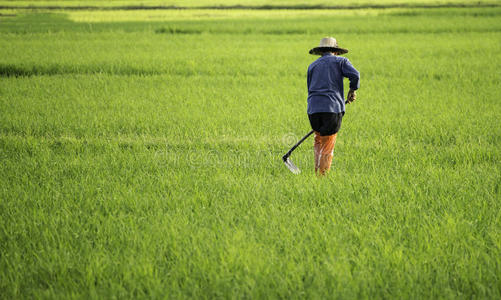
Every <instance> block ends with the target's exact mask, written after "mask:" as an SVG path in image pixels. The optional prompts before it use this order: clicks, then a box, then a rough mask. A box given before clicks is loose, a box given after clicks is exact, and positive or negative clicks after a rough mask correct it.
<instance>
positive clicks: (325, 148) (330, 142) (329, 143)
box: [315, 132, 337, 176]
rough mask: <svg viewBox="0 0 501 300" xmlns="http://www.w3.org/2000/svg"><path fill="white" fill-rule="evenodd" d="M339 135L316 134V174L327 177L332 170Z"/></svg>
mask: <svg viewBox="0 0 501 300" xmlns="http://www.w3.org/2000/svg"><path fill="white" fill-rule="evenodd" d="M336 138H337V133H335V134H332V135H325V136H322V135H320V133H318V132H315V173H316V174H317V175H319V176H321V175H325V174H326V173H327V171H329V169H330V168H331V163H332V155H333V152H334V146H335V144H336Z"/></svg>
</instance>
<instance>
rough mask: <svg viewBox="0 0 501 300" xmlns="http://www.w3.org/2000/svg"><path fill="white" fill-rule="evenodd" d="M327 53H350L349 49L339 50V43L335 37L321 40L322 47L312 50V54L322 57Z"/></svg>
mask: <svg viewBox="0 0 501 300" xmlns="http://www.w3.org/2000/svg"><path fill="white" fill-rule="evenodd" d="M325 52H338V53H339V54H345V53H348V49H344V48H339V47H338V45H337V41H336V39H335V38H333V37H325V38H323V39H321V40H320V45H318V47H315V48H313V49H311V50H310V54H313V55H322V54H323V53H325Z"/></svg>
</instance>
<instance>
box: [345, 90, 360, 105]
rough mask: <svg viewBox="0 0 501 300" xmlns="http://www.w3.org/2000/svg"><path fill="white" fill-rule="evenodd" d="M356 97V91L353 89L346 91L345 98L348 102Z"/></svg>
mask: <svg viewBox="0 0 501 300" xmlns="http://www.w3.org/2000/svg"><path fill="white" fill-rule="evenodd" d="M356 99H357V93H356V92H355V91H354V90H350V91H349V92H348V98H347V99H346V100H347V101H348V103H351V102H353V101H355V100H356Z"/></svg>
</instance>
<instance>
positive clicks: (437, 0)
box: [0, 0, 501, 8]
mask: <svg viewBox="0 0 501 300" xmlns="http://www.w3.org/2000/svg"><path fill="white" fill-rule="evenodd" d="M481 5H494V6H499V5H501V3H500V1H499V0H416V1H409V0H343V1H340V0H337V1H328V0H308V1H305V0H148V1H141V0H107V1H102V0H84V1H81V0H45V1H44V0H41V1H40V0H35V1H33V0H32V1H22V0H21V1H18V0H0V7H9V6H10V7H12V6H16V7H54V6H62V7H101V8H110V7H131V6H132V7H152V6H165V7H169V6H175V7H187V8H194V7H195V8H196V7H232V6H245V7H256V8H258V7H263V8H264V7H267V8H270V7H271V8H273V7H291V8H292V7H296V8H297V7H311V6H324V7H345V8H349V7H371V6H376V7H377V6H380V7H386V6H468V7H470V6H481Z"/></svg>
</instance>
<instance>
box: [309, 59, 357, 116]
mask: <svg viewBox="0 0 501 300" xmlns="http://www.w3.org/2000/svg"><path fill="white" fill-rule="evenodd" d="M344 77H347V78H348V79H349V80H350V89H352V90H357V89H358V88H359V87H360V73H359V72H358V71H357V70H356V69H355V68H354V67H353V66H352V64H351V63H350V61H349V60H348V59H347V58H346V57H342V56H335V55H332V54H330V53H328V54H324V55H323V56H321V57H320V58H318V59H317V60H315V61H314V62H312V63H311V65H310V66H309V67H308V114H309V115H311V114H314V113H318V112H334V113H340V112H344V90H343V78H344Z"/></svg>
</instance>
